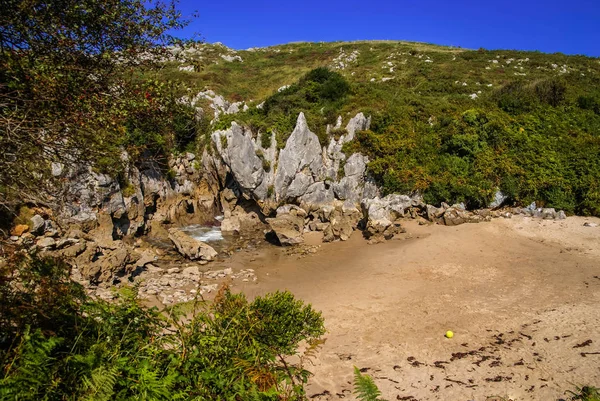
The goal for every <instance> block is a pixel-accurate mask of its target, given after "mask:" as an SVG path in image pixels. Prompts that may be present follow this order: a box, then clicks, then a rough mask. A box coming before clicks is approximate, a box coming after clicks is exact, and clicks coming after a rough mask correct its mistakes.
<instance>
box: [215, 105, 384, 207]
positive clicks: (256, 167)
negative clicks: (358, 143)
mask: <svg viewBox="0 0 600 401" xmlns="http://www.w3.org/2000/svg"><path fill="white" fill-rule="evenodd" d="M339 124H340V125H341V118H340V119H339ZM369 124H370V120H369V119H367V118H365V117H364V115H362V114H361V113H359V114H358V115H357V116H356V117H354V118H353V119H351V121H350V122H349V123H348V126H347V127H346V134H345V135H342V137H341V138H340V139H339V140H336V139H335V138H334V137H331V138H330V143H329V145H328V146H326V147H322V146H321V144H320V142H319V138H318V137H317V135H316V134H315V133H313V132H312V131H311V130H310V129H309V127H308V125H307V122H306V118H305V116H304V114H303V113H300V114H299V115H298V119H297V121H296V127H295V128H294V131H293V132H292V133H291V135H290V137H289V138H288V140H287V142H286V144H285V147H284V148H283V149H282V150H281V152H279V153H278V152H277V148H276V142H275V140H274V137H272V138H271V140H270V142H269V143H265V144H263V143H261V139H260V135H259V136H258V137H257V138H256V139H254V138H253V137H252V133H251V132H250V131H249V130H246V129H244V128H242V127H240V126H239V125H237V124H235V123H232V125H231V127H230V128H229V129H228V130H225V131H216V132H214V133H213V135H212V141H213V144H214V146H215V148H216V149H217V151H218V153H219V156H220V158H221V160H222V161H223V163H224V164H225V165H226V167H227V170H228V172H229V173H230V174H231V177H232V178H233V180H234V181H235V183H236V185H237V186H238V187H239V188H240V191H241V192H242V194H243V195H244V196H245V197H247V198H250V199H254V200H255V201H258V202H259V203H260V204H262V205H264V206H266V207H267V208H266V210H265V211H266V212H267V214H268V213H269V209H268V206H269V205H275V204H281V203H298V204H303V205H316V206H318V205H324V204H330V203H332V202H333V201H334V200H335V199H341V200H346V199H349V200H352V201H353V202H355V203H356V204H358V203H359V202H360V200H361V199H362V197H363V195H364V193H365V189H366V188H369V191H368V192H369V193H373V194H375V193H376V191H374V187H373V186H372V185H370V184H367V182H368V179H367V177H366V176H365V175H366V164H367V162H368V159H367V158H366V157H364V156H362V155H360V154H355V155H352V156H351V157H350V158H349V159H348V161H347V162H346V163H345V165H344V169H343V171H344V174H343V176H342V177H338V170H339V166H340V165H341V163H342V162H345V160H346V156H345V155H344V154H343V152H341V148H342V146H343V144H344V143H345V142H347V141H349V140H351V139H352V137H353V136H354V134H355V132H357V131H359V130H364V129H368V127H369ZM270 211H271V212H272V211H273V210H272V209H271V210H270Z"/></svg>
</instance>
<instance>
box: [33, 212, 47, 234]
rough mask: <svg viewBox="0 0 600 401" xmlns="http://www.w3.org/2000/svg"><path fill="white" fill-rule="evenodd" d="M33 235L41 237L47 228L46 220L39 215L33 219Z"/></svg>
mask: <svg viewBox="0 0 600 401" xmlns="http://www.w3.org/2000/svg"><path fill="white" fill-rule="evenodd" d="M30 220H31V231H30V232H31V233H32V234H35V235H41V234H43V233H44V229H45V227H46V222H45V221H44V218H43V217H42V216H40V215H39V214H36V215H35V216H33V217H32V218H31V219H30Z"/></svg>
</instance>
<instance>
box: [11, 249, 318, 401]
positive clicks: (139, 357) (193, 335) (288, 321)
mask: <svg viewBox="0 0 600 401" xmlns="http://www.w3.org/2000/svg"><path fill="white" fill-rule="evenodd" d="M323 334H324V328H323V319H322V317H321V315H320V314H319V313H317V312H315V311H313V310H312V308H311V307H310V305H308V306H307V305H304V304H303V303H302V302H301V301H298V300H295V299H294V297H293V296H292V295H291V294H290V293H288V292H283V293H282V292H277V293H274V294H269V295H266V296H264V297H258V298H256V299H255V300H254V301H252V302H249V301H248V300H247V299H246V298H245V297H244V296H243V295H241V294H233V293H231V292H230V291H229V289H227V288H226V287H225V288H222V289H221V291H220V292H219V294H218V295H217V297H216V299H215V300H214V302H210V303H209V302H204V301H202V300H200V299H199V300H197V301H196V303H194V304H193V305H191V310H190V306H188V307H187V308H183V307H179V308H177V307H175V308H172V309H171V310H168V311H165V312H164V313H159V312H158V310H156V309H148V308H145V307H143V306H141V305H140V304H139V302H138V301H137V300H136V298H135V291H128V292H125V293H123V294H121V298H120V300H119V301H118V302H115V303H106V302H102V301H99V300H95V299H91V298H89V297H88V296H86V294H85V292H84V290H83V288H82V287H80V286H79V285H77V284H75V283H73V282H72V281H70V279H69V269H68V266H66V265H65V264H64V263H62V262H60V261H54V260H50V259H38V258H33V259H29V258H25V257H15V258H13V261H12V263H11V264H10V265H9V266H7V267H5V268H3V269H2V270H1V271H0V399H2V400H9V399H10V400H13V399H19V400H42V399H43V400H75V399H77V400H80V399H85V400H130V399H143V400H176V399H182V400H191V399H194V400H226V399H227V400H280V399H290V400H291V399H299V398H301V397H302V396H303V394H304V385H305V384H306V382H307V380H308V377H309V376H310V373H309V372H308V371H307V370H305V369H304V363H305V362H306V360H307V358H310V356H311V355H312V353H313V352H314V351H315V349H316V348H317V347H318V346H319V345H320V344H321V340H320V337H321V336H322V335H323ZM300 343H302V344H306V347H305V348H306V351H305V352H303V353H302V354H299V353H297V348H298V345H299V344H300ZM291 356H295V357H294V358H290V357H291Z"/></svg>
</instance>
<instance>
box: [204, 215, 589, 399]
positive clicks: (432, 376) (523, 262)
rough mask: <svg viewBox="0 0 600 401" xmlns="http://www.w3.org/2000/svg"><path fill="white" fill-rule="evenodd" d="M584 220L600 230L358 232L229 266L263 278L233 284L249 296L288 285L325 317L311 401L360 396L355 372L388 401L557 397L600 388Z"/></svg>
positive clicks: (414, 227)
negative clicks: (401, 235) (376, 238)
mask: <svg viewBox="0 0 600 401" xmlns="http://www.w3.org/2000/svg"><path fill="white" fill-rule="evenodd" d="M586 221H589V222H593V223H600V220H599V219H584V218H579V217H571V218H568V219H567V220H565V221H543V220H534V219H530V218H523V217H514V218H513V219H507V220H504V219H497V220H494V221H492V222H491V223H482V224H466V225H462V226H458V227H445V226H437V225H423V226H420V225H418V224H417V222H415V221H407V222H406V224H405V226H406V228H407V231H408V235H407V237H409V238H408V239H405V240H393V241H388V242H386V243H382V244H377V245H367V243H366V241H365V240H364V239H363V238H362V237H361V236H360V233H358V232H355V234H354V235H353V236H352V238H351V239H350V240H349V241H347V242H336V243H332V244H323V245H322V246H321V247H320V248H319V249H318V251H317V252H316V253H314V254H312V253H310V252H308V253H307V254H306V255H300V256H299V255H296V254H294V251H290V250H285V249H280V248H267V249H262V250H253V251H248V252H246V251H242V252H239V253H237V254H235V255H234V256H233V257H232V258H231V259H230V260H228V261H226V262H224V266H225V265H226V266H228V267H233V268H234V270H238V269H242V268H253V269H255V271H256V274H257V276H258V281H257V282H256V283H236V284H235V288H236V289H238V290H241V291H244V292H246V293H247V294H248V295H249V296H255V295H259V294H264V293H267V292H272V291H275V290H278V289H280V290H283V289H287V290H290V291H291V292H293V293H294V294H295V295H296V296H298V297H299V298H301V299H303V300H305V301H306V302H310V303H312V304H313V306H314V307H315V308H316V309H318V310H321V311H322V312H323V315H324V317H325V322H326V327H327V329H328V334H327V342H326V344H325V345H324V347H323V348H322V349H321V351H320V352H319V354H318V358H317V360H315V366H312V367H311V369H310V370H311V371H313V372H314V374H315V376H314V377H313V378H312V380H311V384H310V385H309V391H308V395H309V397H310V398H311V399H316V400H338V399H342V398H345V399H354V398H353V396H352V395H351V389H352V374H353V366H357V367H359V368H361V369H363V371H365V372H367V373H368V374H370V375H372V376H373V377H374V378H375V381H376V383H377V384H378V386H379V387H380V389H381V390H382V392H383V395H384V397H385V398H386V399H388V400H396V399H398V400H486V398H487V397H489V396H502V397H506V398H507V399H512V400H557V399H560V398H563V397H565V391H566V390H569V389H573V387H574V385H582V384H592V385H600V308H599V307H598V301H599V300H600V227H583V223H584V222H586ZM309 240H310V238H309ZM313 240H314V238H313ZM214 268H220V267H219V266H215V267H214ZM447 330H452V331H453V332H454V333H455V336H454V338H453V339H446V338H445V337H444V333H445V332H446V331H447Z"/></svg>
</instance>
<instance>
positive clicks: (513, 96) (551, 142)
mask: <svg viewBox="0 0 600 401" xmlns="http://www.w3.org/2000/svg"><path fill="white" fill-rule="evenodd" d="M226 59H228V60H233V61H227V60H226ZM181 67H188V69H193V71H181V70H180V68H181ZM318 67H326V68H328V69H329V70H330V71H332V72H333V73H329V74H327V73H323V71H321V73H320V74H321V75H320V76H319V74H318V73H317V74H316V75H315V74H313V75H312V76H307V75H306V74H308V73H309V72H310V71H312V70H314V69H315V68H318ZM323 74H325V75H323ZM338 74H339V75H338ZM162 76H163V77H164V78H169V79H173V80H176V81H179V82H182V83H184V87H187V88H189V92H190V93H191V94H194V93H196V92H197V91H200V90H205V89H211V90H213V91H214V92H216V93H217V94H220V95H223V96H224V97H225V98H226V99H227V100H229V101H231V102H235V101H245V102H247V103H248V104H249V105H250V106H251V107H250V109H249V110H248V111H246V112H243V113H238V114H235V115H224V116H221V117H220V119H219V121H218V122H216V124H214V125H213V128H222V127H225V126H228V125H229V123H230V122H231V120H237V121H238V122H242V123H246V124H248V125H249V126H250V127H252V128H253V130H254V131H256V134H257V135H258V134H260V133H264V132H269V131H270V130H275V131H276V132H277V137H278V142H279V144H280V146H281V145H283V144H284V141H285V138H286V135H289V133H290V131H291V129H292V128H293V124H294V122H295V119H296V116H297V113H298V112H299V111H304V112H305V113H306V114H307V119H308V122H309V125H310V127H311V129H313V131H315V132H316V133H317V134H318V135H319V136H320V138H322V139H323V142H324V143H325V142H326V141H327V138H326V134H325V129H326V125H327V124H332V123H334V122H335V120H336V118H337V116H338V115H341V116H342V117H343V118H344V123H346V122H347V121H348V119H349V118H350V117H351V116H353V115H355V114H356V113H357V112H360V111H362V112H364V113H365V114H367V115H371V116H372V117H373V124H372V127H371V131H367V132H363V133H361V134H360V135H358V141H355V142H354V143H352V144H349V145H348V146H349V147H350V149H347V150H348V151H362V152H364V153H366V154H368V155H369V156H370V157H371V163H370V166H369V169H370V173H371V174H372V175H373V176H374V177H375V178H376V179H377V180H378V181H379V183H380V184H381V186H382V187H383V189H384V191H385V192H413V191H419V192H421V193H423V194H424V196H425V198H426V200H427V201H428V202H431V203H439V202H441V201H447V202H455V201H464V202H466V203H467V205H468V206H469V207H480V206H483V205H485V204H486V203H487V202H488V201H489V200H490V199H491V198H492V197H493V195H494V193H495V192H496V190H497V189H498V188H500V189H502V191H503V192H504V193H505V194H506V195H508V196H509V197H510V199H511V200H512V201H514V202H517V203H521V204H528V203H530V202H532V201H537V202H538V205H539V206H549V207H556V208H561V209H565V210H566V211H568V212H571V213H580V214H595V215H600V162H599V160H600V139H599V138H600V60H598V59H594V58H589V57H584V56H566V55H562V54H543V53H538V52H521V51H487V50H483V49H480V50H464V49H457V48H448V47H441V46H435V45H429V44H421V43H408V42H352V43H296V44H287V45H281V46H274V47H269V48H261V49H250V50H247V51H237V52H235V51H232V50H230V49H227V48H226V47H224V46H220V45H200V46H198V47H197V48H195V49H192V50H188V51H186V54H185V57H184V60H183V61H178V62H172V63H167V65H166V66H165V68H164V70H163V71H162ZM303 77H304V78H303ZM286 85H291V86H290V87H288V88H286V89H284V90H282V91H280V92H278V89H280V88H282V87H283V86H286ZM346 87H347V90H346ZM265 101H266V103H265V107H263V108H262V109H257V108H255V107H253V106H256V105H258V104H260V103H262V102H265ZM336 134H339V132H337V133H336Z"/></svg>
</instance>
